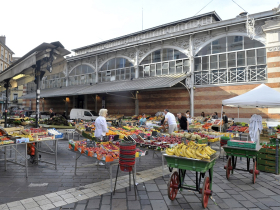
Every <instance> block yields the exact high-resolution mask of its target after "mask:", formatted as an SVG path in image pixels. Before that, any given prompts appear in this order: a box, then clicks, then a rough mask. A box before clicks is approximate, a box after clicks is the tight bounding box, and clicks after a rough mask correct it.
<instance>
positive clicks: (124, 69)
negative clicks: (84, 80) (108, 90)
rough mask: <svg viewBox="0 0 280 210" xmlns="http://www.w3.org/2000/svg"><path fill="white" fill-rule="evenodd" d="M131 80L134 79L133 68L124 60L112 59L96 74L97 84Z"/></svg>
mask: <svg viewBox="0 0 280 210" xmlns="http://www.w3.org/2000/svg"><path fill="white" fill-rule="evenodd" d="M131 78H135V68H134V67H133V64H132V63H131V62H130V61H129V60H127V59H125V58H113V59H111V60H109V61H107V62H106V63H105V64H104V65H103V66H102V67H101V69H100V71H99V72H98V82H110V81H117V80H129V79H131Z"/></svg>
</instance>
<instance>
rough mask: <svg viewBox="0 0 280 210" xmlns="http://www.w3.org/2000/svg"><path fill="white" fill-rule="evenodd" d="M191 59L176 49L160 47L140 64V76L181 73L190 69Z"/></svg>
mask: <svg viewBox="0 0 280 210" xmlns="http://www.w3.org/2000/svg"><path fill="white" fill-rule="evenodd" d="M189 66H190V63H189V59H188V58H187V56H186V55H185V54H184V53H182V52H180V51H179V50H175V49H170V48H166V49H160V50H156V51H154V52H152V53H151V54H149V55H148V56H146V57H145V58H144V59H143V60H142V62H141V63H140V65H139V77H140V78H141V77H152V76H160V75H166V74H181V73H183V72H187V71H189Z"/></svg>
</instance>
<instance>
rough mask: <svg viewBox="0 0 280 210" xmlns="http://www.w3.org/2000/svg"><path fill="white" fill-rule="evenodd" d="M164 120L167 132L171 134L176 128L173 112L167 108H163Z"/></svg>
mask: <svg viewBox="0 0 280 210" xmlns="http://www.w3.org/2000/svg"><path fill="white" fill-rule="evenodd" d="M164 114H165V120H164V122H165V123H166V122H168V133H169V134H171V133H172V132H174V131H176V130H177V123H176V118H175V116H174V114H172V113H170V112H169V110H168V109H165V110H164Z"/></svg>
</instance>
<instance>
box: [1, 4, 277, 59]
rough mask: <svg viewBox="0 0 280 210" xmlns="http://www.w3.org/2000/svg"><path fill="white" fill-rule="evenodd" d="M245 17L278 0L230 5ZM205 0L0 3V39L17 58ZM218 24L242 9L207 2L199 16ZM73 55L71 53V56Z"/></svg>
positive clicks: (165, 17) (122, 31)
mask: <svg viewBox="0 0 280 210" xmlns="http://www.w3.org/2000/svg"><path fill="white" fill-rule="evenodd" d="M234 1H235V2H236V3H237V4H239V5H240V6H241V7H242V8H244V9H245V10H246V11H247V12H249V14H254V13H258V12H263V11H267V10H271V9H273V8H275V7H277V6H278V5H279V3H280V0H234ZM209 2H211V0H199V1H197V0H78V1H77V0H24V1H23V0H8V1H7V0H0V7H1V24H0V35H5V36H6V45H7V46H8V47H9V48H10V49H11V50H12V51H13V52H14V53H15V54H14V57H21V56H23V55H24V54H26V53H27V52H29V51H30V50H31V49H33V48H35V47H36V46H38V45H39V44H41V43H43V42H53V41H60V42H61V43H62V44H63V45H64V47H65V48H66V49H67V50H72V49H75V48H79V47H82V46H86V45H90V44H94V43H97V42H101V41H105V40H108V39H111V38H115V37H118V36H122V35H126V34H129V33H133V32H137V31H141V30H142V8H143V28H144V29H148V28H151V27H154V26H158V25H161V24H165V23H169V22H172V21H176V20H180V19H184V18H188V17H191V16H194V15H195V14H196V13H197V12H198V11H199V10H200V9H202V8H203V7H204V6H205V5H207V4H208V3H209ZM210 11H216V12H217V14H218V15H219V16H220V17H221V18H222V19H223V20H226V19H231V18H234V17H236V16H237V15H238V14H239V13H240V12H242V11H243V10H242V9H241V8H240V7H238V6H237V5H236V4H235V3H234V2H233V1H232V0H212V2H211V3H210V4H209V5H208V6H206V7H205V8H204V9H203V10H202V11H201V12H200V13H199V14H203V13H207V12H210ZM72 54H73V53H72Z"/></svg>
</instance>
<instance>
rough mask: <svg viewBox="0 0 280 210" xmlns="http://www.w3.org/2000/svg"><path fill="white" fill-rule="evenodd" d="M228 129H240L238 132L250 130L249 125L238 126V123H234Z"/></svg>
mask: <svg viewBox="0 0 280 210" xmlns="http://www.w3.org/2000/svg"><path fill="white" fill-rule="evenodd" d="M227 131H230V132H232V131H238V132H243V133H244V132H248V131H249V127H247V126H237V125H233V126H230V127H229V128H228V129H227Z"/></svg>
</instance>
